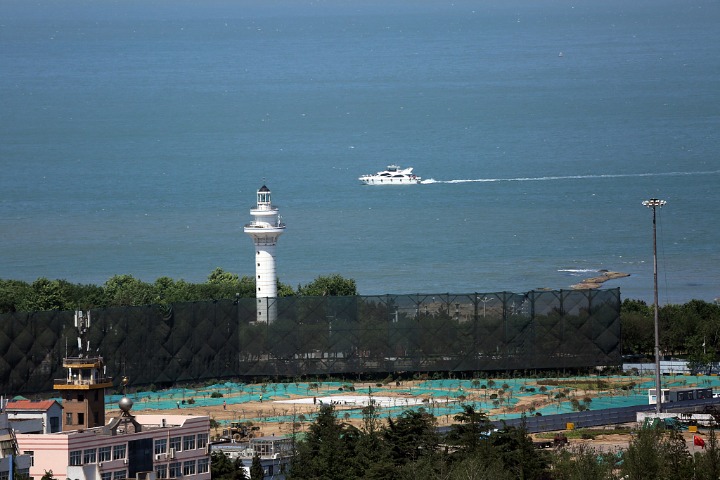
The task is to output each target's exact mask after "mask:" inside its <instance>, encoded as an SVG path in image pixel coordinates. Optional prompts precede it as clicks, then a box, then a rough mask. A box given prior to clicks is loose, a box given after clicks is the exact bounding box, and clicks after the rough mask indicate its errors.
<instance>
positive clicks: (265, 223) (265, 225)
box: [245, 185, 285, 322]
mask: <svg viewBox="0 0 720 480" xmlns="http://www.w3.org/2000/svg"><path fill="white" fill-rule="evenodd" d="M270 193H271V192H270V190H269V189H268V188H267V187H266V186H265V185H263V186H262V187H261V188H260V190H258V192H257V205H256V206H255V207H254V208H251V209H250V215H252V216H253V218H254V220H253V221H252V222H250V223H248V224H246V225H245V233H247V234H248V235H250V237H251V238H252V240H253V243H254V244H255V296H256V297H257V320H258V321H261V322H273V321H274V320H275V319H276V318H277V307H276V305H275V298H276V297H277V273H276V271H275V246H276V245H277V241H278V238H279V237H280V235H282V234H283V233H284V232H285V224H284V223H282V220H281V219H280V215H279V214H278V209H277V207H275V206H273V204H272V200H271V195H270Z"/></svg>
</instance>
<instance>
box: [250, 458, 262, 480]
mask: <svg viewBox="0 0 720 480" xmlns="http://www.w3.org/2000/svg"><path fill="white" fill-rule="evenodd" d="M263 478H265V471H264V470H263V466H262V464H261V463H260V457H259V456H257V455H255V456H254V457H253V459H252V465H251V466H250V480H263Z"/></svg>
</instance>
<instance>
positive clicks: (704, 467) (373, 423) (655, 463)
mask: <svg viewBox="0 0 720 480" xmlns="http://www.w3.org/2000/svg"><path fill="white" fill-rule="evenodd" d="M455 420H456V421H457V422H458V423H457V424H455V425H453V426H452V427H451V428H450V430H449V431H448V433H447V434H445V435H440V434H439V433H438V430H437V428H436V419H435V417H433V416H432V415H431V414H429V413H427V412H426V411H424V410H422V409H421V410H419V411H412V410H408V411H405V412H403V413H402V414H401V415H399V416H398V417H396V418H389V419H388V420H387V422H381V421H380V420H379V418H378V416H377V410H376V409H375V408H374V407H373V406H372V405H371V406H368V407H366V408H365V409H364V410H363V424H362V426H361V427H360V428H358V427H354V426H352V425H349V424H347V423H343V422H341V421H339V420H338V416H337V413H336V411H335V410H334V407H333V406H332V405H323V406H321V407H320V408H319V410H318V415H317V418H316V420H315V422H314V423H313V424H312V425H311V426H310V427H309V428H308V432H307V434H306V435H305V437H304V438H303V439H302V440H300V441H298V442H297V444H296V449H295V455H294V457H293V459H292V463H291V468H290V472H289V475H288V478H289V479H290V480H306V479H307V480H309V479H313V480H317V479H320V480H335V479H370V480H385V479H393V480H395V479H397V480H404V479H407V480H425V479H427V480H430V479H432V480H456V479H457V480H481V479H493V480H506V479H507V480H510V479H523V480H587V479H593V480H616V479H621V478H622V479H628V480H645V479H648V480H649V479H652V480H666V479H667V480H671V479H677V478H693V479H698V480H701V479H703V480H704V479H717V478H720V445H718V442H717V439H716V437H715V433H714V431H710V433H709V438H708V441H707V444H706V447H707V448H706V449H703V450H700V451H697V452H695V453H694V454H691V453H690V451H689V450H688V447H687V444H686V442H685V439H684V438H683V436H682V435H681V433H680V432H679V431H676V430H664V429H658V428H645V429H640V430H638V431H636V432H634V435H633V439H632V440H631V442H630V445H629V447H628V448H627V449H625V450H615V451H605V452H602V451H599V450H596V449H594V448H593V447H591V446H588V445H587V444H582V445H580V446H577V447H575V446H573V445H572V444H571V445H570V446H568V447H565V448H562V449H559V450H553V451H548V450H538V449H536V448H535V447H534V445H533V442H532V440H531V438H530V437H529V436H528V434H527V433H526V432H525V430H524V429H522V428H506V429H501V430H495V429H493V427H492V425H491V424H490V422H489V421H488V418H487V417H486V415H485V414H484V413H483V412H481V411H478V410H476V409H475V407H474V406H473V405H468V404H466V405H463V410H462V412H460V413H459V414H458V415H456V416H455ZM220 465H225V468H224V469H223V475H222V476H220V469H219V466H220ZM228 466H230V467H231V465H228V463H227V461H226V460H223V459H222V458H220V457H216V456H215V455H214V456H213V478H225V479H228V480H238V479H239V478H245V477H242V476H241V477H233V473H232V470H233V469H232V468H228ZM216 472H217V473H218V476H217V477H216V475H215V474H216Z"/></svg>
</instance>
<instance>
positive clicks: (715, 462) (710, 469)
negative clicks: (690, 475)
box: [695, 429, 720, 480]
mask: <svg viewBox="0 0 720 480" xmlns="http://www.w3.org/2000/svg"><path fill="white" fill-rule="evenodd" d="M718 478H720V445H718V438H717V435H716V434H715V430H714V429H713V430H710V433H709V434H708V438H707V440H706V441H705V449H704V450H703V451H701V452H696V453H695V479H696V480H717V479H718Z"/></svg>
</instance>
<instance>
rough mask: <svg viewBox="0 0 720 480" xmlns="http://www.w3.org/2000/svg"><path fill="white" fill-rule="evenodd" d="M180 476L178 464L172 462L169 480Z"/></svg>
mask: <svg viewBox="0 0 720 480" xmlns="http://www.w3.org/2000/svg"><path fill="white" fill-rule="evenodd" d="M181 475H182V471H181V470H180V462H173V463H171V464H170V478H178V477H179V476H181Z"/></svg>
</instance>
